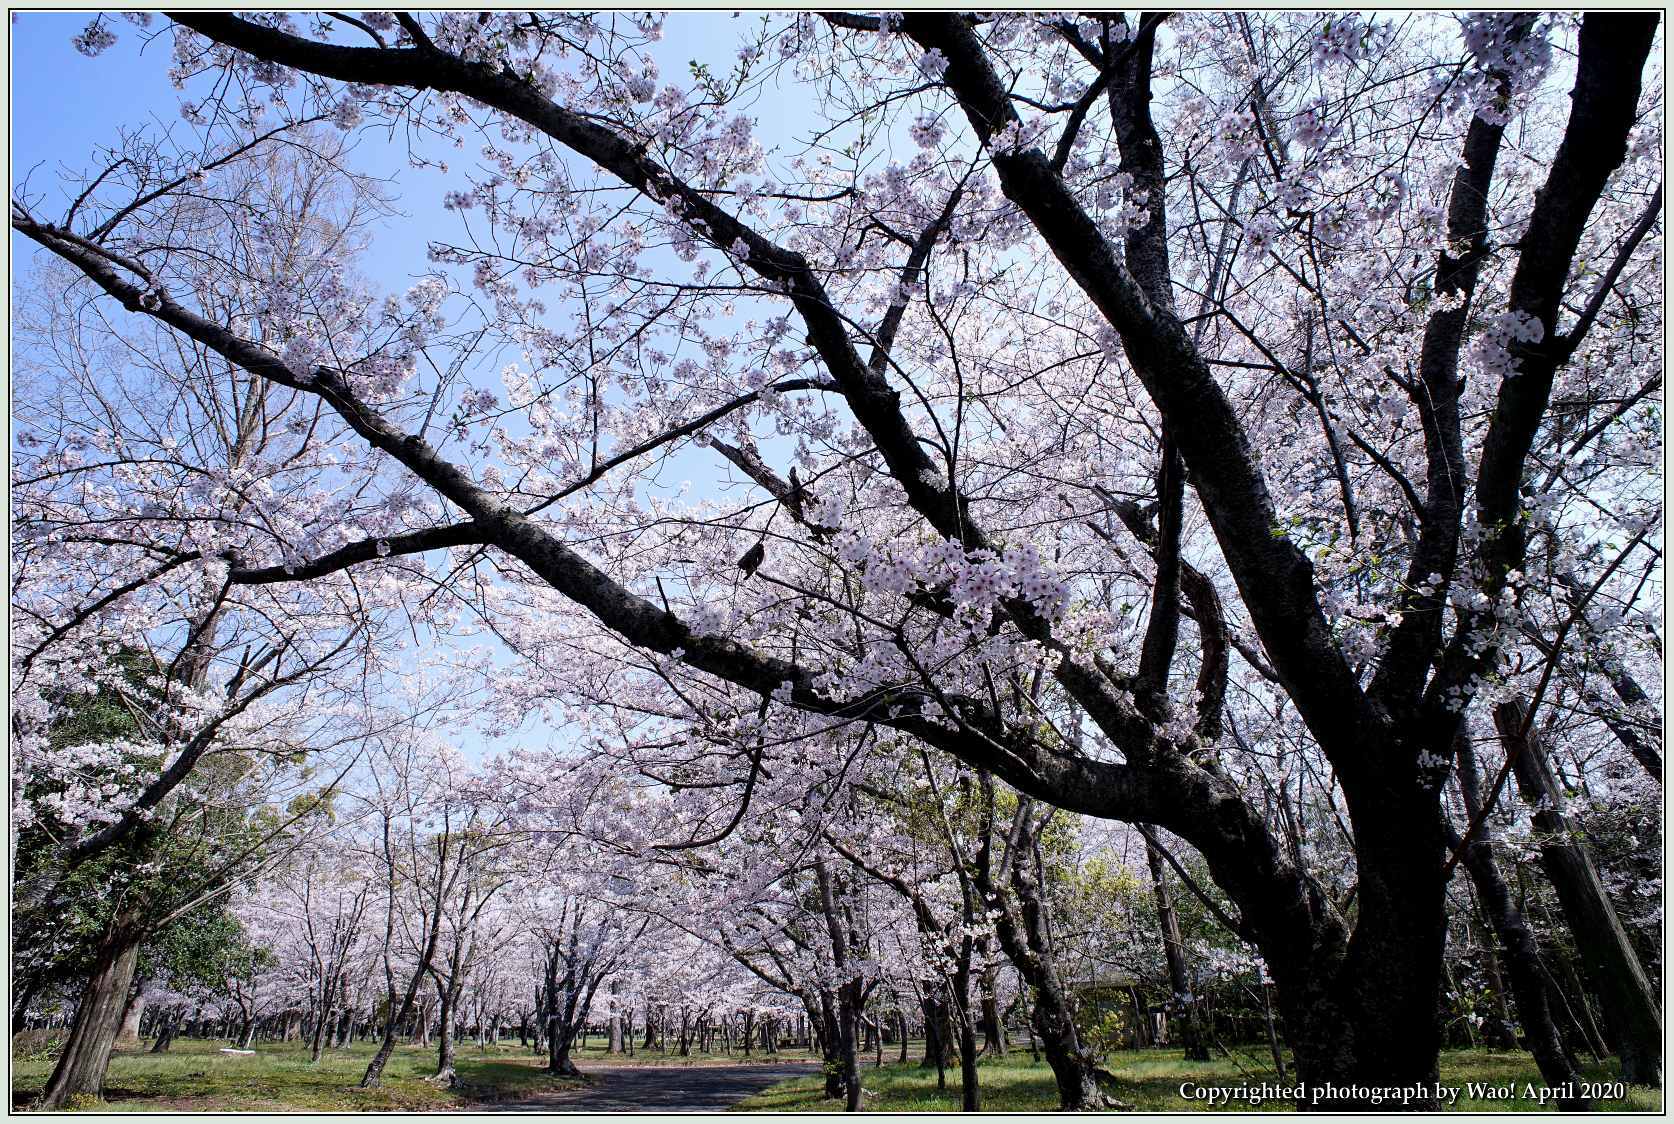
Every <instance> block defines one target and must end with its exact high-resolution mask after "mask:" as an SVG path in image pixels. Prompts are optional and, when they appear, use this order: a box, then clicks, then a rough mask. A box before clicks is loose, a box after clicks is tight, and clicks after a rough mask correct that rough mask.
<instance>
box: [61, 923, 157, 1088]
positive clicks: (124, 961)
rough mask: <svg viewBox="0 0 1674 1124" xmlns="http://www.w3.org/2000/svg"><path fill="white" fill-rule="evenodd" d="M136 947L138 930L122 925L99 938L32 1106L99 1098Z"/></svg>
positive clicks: (137, 956)
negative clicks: (78, 1001)
mask: <svg viewBox="0 0 1674 1124" xmlns="http://www.w3.org/2000/svg"><path fill="white" fill-rule="evenodd" d="M139 947H140V936H139V934H138V933H135V932H132V931H130V930H128V929H126V928H119V929H117V930H116V931H115V932H113V933H112V934H110V935H109V936H107V937H106V938H105V939H104V940H103V941H101V942H100V943H99V947H98V949H97V951H96V952H95V954H94V957H93V971H92V974H91V975H89V976H88V979H87V984H86V986H85V987H84V988H83V990H82V994H81V1004H80V1006H78V1007H77V1008H76V1017H75V1022H74V1023H73V1024H72V1025H71V1028H70V1036H69V1039H68V1040H67V1041H66V1042H65V1043H64V1050H63V1052H62V1053H60V1054H59V1055H58V1064H57V1065H56V1066H54V1067H53V1071H52V1076H51V1077H50V1078H48V1079H47V1084H46V1088H45V1089H44V1090H42V1092H41V1096H40V1099H39V1100H38V1101H37V1102H36V1104H35V1107H36V1108H38V1109H47V1110H58V1109H64V1108H68V1107H70V1102H71V1100H72V1099H73V1098H78V1097H91V1098H94V1099H99V1098H101V1097H102V1096H103V1095H104V1088H105V1074H106V1072H107V1071H108V1070H109V1069H110V1052H111V1048H112V1047H113V1046H114V1045H115V1044H116V1032H117V1030H118V1029H119V1028H120V1026H121V1023H122V1010H123V1008H124V1007H125V1006H127V1003H128V985H129V984H130V983H132V982H133V978H134V966H135V965H136V964H137V963H138V962H139Z"/></svg>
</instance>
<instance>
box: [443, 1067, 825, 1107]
mask: <svg viewBox="0 0 1674 1124" xmlns="http://www.w3.org/2000/svg"><path fill="white" fill-rule="evenodd" d="M583 1072H584V1073H586V1074H587V1076H588V1077H590V1078H592V1080H593V1084H592V1085H591V1086H589V1087H588V1088H586V1089H568V1090H565V1091H563V1092H555V1093H541V1094H537V1095H535V1096H532V1097H525V1098H522V1099H514V1100H505V1101H495V1102H493V1103H492V1104H477V1105H472V1106H471V1109H472V1110H473V1111H475V1112H713V1111H715V1110H717V1109H724V1108H730V1107H732V1106H733V1105H735V1104H737V1103H738V1102H739V1101H741V1100H743V1099H744V1098H745V1097H747V1096H749V1095H750V1094H752V1093H759V1092H760V1091H761V1090H763V1089H765V1088H767V1087H768V1086H769V1085H776V1084H778V1083H779V1082H780V1081H783V1080H785V1079H786V1078H790V1077H806V1076H808V1075H809V1074H810V1073H818V1072H819V1069H818V1067H816V1066H813V1065H810V1064H803V1065H694V1066H668V1065H657V1066H632V1065H612V1066H600V1067H598V1068H596V1069H591V1070H584V1071H583Z"/></svg>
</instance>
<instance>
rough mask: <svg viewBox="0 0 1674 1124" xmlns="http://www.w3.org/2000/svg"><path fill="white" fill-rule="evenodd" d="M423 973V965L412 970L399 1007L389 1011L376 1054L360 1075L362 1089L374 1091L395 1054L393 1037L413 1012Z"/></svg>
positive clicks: (422, 980)
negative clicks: (392, 1055)
mask: <svg viewBox="0 0 1674 1124" xmlns="http://www.w3.org/2000/svg"><path fill="white" fill-rule="evenodd" d="M424 972H425V966H424V965H423V964H420V965H419V966H418V967H417V968H415V969H414V970H413V975H412V978H411V979H409V980H408V981H407V992H406V994H405V995H403V996H402V998H401V1006H400V1007H398V1008H397V1009H396V1010H394V1011H391V1012H390V1016H389V1020H388V1021H387V1022H385V1023H384V1037H383V1041H381V1042H379V1043H378V1050H377V1052H376V1053H374V1054H373V1055H372V1060H371V1061H369V1062H367V1063H366V1072H365V1073H364V1074H362V1075H361V1078H360V1087H361V1088H362V1089H376V1088H377V1087H378V1083H379V1082H380V1081H382V1080H383V1078H384V1066H386V1065H388V1064H389V1059H390V1055H391V1054H393V1053H395V1036H396V1035H397V1034H399V1033H400V1032H401V1024H402V1023H404V1022H406V1021H407V1018H408V1016H410V1015H411V1014H412V1012H413V1003H414V1000H415V999H417V997H418V991H419V986H420V985H421V984H422V983H423V982H424Z"/></svg>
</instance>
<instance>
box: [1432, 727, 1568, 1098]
mask: <svg viewBox="0 0 1674 1124" xmlns="http://www.w3.org/2000/svg"><path fill="white" fill-rule="evenodd" d="M1456 749H1457V751H1458V754H1457V758H1458V762H1459V790H1460V792H1461V793H1463V794H1464V798H1465V813H1466V814H1467V815H1468V816H1470V818H1471V820H1472V822H1480V823H1481V825H1482V826H1481V828H1480V829H1479V831H1478V832H1477V837H1476V839H1474V840H1473V841H1472V842H1471V844H1470V846H1468V847H1466V848H1465V852H1464V854H1463V855H1462V856H1461V859H1462V861H1463V863H1464V866H1465V870H1466V871H1467V872H1468V873H1469V874H1470V876H1471V882H1472V883H1473V884H1474V885H1475V886H1476V896H1477V901H1478V902H1479V903H1481V905H1482V910H1483V912H1484V913H1485V914H1487V916H1488V921H1489V924H1491V925H1492V926H1493V929H1494V935H1495V936H1496V937H1498V938H1499V941H1500V944H1501V945H1502V946H1503V947H1504V948H1505V963H1506V970H1507V972H1508V973H1509V974H1510V976H1511V988H1512V993H1513V994H1514V995H1515V996H1516V999H1517V1014H1518V1017H1519V1019H1520V1021H1521V1022H1522V1024H1523V1034H1524V1036H1525V1039H1526V1042H1527V1044H1528V1049H1529V1052H1530V1053H1531V1054H1533V1055H1534V1058H1535V1064H1536V1065H1538V1066H1539V1067H1540V1075H1541V1077H1543V1078H1545V1080H1546V1083H1547V1084H1548V1085H1550V1086H1553V1087H1554V1088H1557V1087H1562V1086H1566V1085H1569V1086H1570V1087H1572V1088H1573V1087H1575V1086H1574V1085H1573V1084H1571V1083H1573V1082H1575V1081H1577V1080H1578V1079H1579V1074H1577V1073H1576V1070H1575V1060H1574V1059H1573V1058H1572V1057H1570V1054H1569V1051H1568V1050H1567V1049H1565V1048H1564V1044H1563V1038H1562V1037H1561V1036H1560V1035H1559V1033H1558V1027H1557V1024H1556V1022H1555V1021H1554V1020H1553V1018H1552V1009H1551V1006H1550V1000H1551V996H1552V992H1553V990H1554V985H1553V984H1552V983H1551V981H1550V978H1549V977H1548V975H1547V972H1546V966H1545V965H1544V964H1543V963H1542V962H1541V959H1540V951H1539V946H1538V945H1537V944H1536V943H1535V938H1534V933H1533V931H1531V930H1530V929H1529V925H1528V922H1527V921H1526V920H1525V919H1524V917H1523V914H1522V913H1521V912H1520V911H1519V910H1518V909H1517V906H1516V905H1515V904H1514V903H1513V902H1512V900H1511V891H1510V889H1509V888H1508V887H1507V886H1506V884H1505V879H1504V878H1502V877H1501V876H1500V868H1499V864H1498V863H1496V862H1495V861H1494V841H1493V836H1492V835H1491V833H1490V832H1489V830H1488V823H1487V821H1486V820H1485V819H1482V798H1481V796H1480V795H1479V794H1480V793H1481V791H1482V787H1481V782H1480V779H1479V777H1478V774H1477V768H1476V754H1475V751H1474V750H1473V749H1472V747H1471V744H1470V738H1469V737H1466V736H1461V737H1460V738H1459V739H1458V742H1457V745H1456ZM1460 842H1462V840H1456V841H1455V842H1454V846H1455V847H1458V846H1459V843H1460ZM1491 954H1492V953H1491V951H1490V955H1491ZM1559 1107H1560V1108H1564V1109H1566V1110H1569V1111H1575V1110H1580V1109H1584V1108H1585V1107H1586V1102H1585V1101H1576V1102H1573V1103H1565V1104H1562V1105H1560V1106H1559Z"/></svg>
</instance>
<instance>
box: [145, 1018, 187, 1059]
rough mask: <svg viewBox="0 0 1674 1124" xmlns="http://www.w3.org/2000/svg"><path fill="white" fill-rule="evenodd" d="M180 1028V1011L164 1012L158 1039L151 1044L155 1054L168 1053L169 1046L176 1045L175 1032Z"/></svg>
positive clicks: (158, 1029)
mask: <svg viewBox="0 0 1674 1124" xmlns="http://www.w3.org/2000/svg"><path fill="white" fill-rule="evenodd" d="M179 1029H180V1012H179V1011H167V1012H164V1014H163V1018H162V1020H161V1022H160V1023H159V1025H158V1027H157V1041H155V1042H153V1043H152V1044H151V1052H152V1053H153V1054H166V1053H168V1052H169V1047H170V1046H173V1045H174V1036H175V1032H176V1031H178V1030H179Z"/></svg>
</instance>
